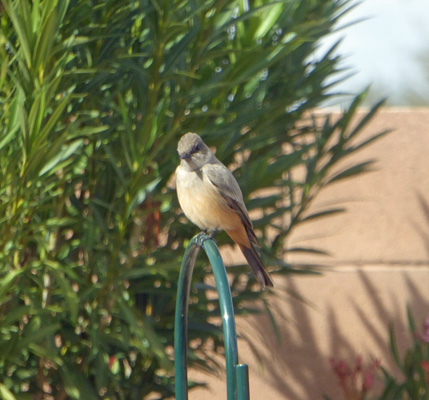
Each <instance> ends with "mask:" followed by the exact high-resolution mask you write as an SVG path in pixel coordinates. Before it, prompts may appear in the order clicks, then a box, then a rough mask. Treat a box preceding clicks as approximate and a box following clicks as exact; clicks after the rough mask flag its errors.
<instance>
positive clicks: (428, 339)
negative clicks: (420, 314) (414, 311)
mask: <svg viewBox="0 0 429 400" xmlns="http://www.w3.org/2000/svg"><path fill="white" fill-rule="evenodd" d="M421 339H422V340H423V341H424V342H425V343H429V316H428V317H427V318H426V320H425V323H424V324H423V333H422V335H421Z"/></svg>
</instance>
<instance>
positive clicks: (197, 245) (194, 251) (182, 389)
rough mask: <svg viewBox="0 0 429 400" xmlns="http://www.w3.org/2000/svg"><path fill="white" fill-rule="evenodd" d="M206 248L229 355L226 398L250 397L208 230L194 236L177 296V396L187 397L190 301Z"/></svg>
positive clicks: (179, 398)
mask: <svg viewBox="0 0 429 400" xmlns="http://www.w3.org/2000/svg"><path fill="white" fill-rule="evenodd" d="M201 248H202V249H204V251H205V252H206V254H207V257H208V258H209V261H210V264H211V266H212V268H213V273H214V277H215V281H216V288H217V291H218V294H219V303H220V310H221V314H222V326H223V335H224V346H225V358H226V386H227V400H248V399H249V375H248V367H247V365H245V364H238V350H237V334H236V330H235V319H234V307H233V304H232V296H231V289H230V287H229V283H228V278H227V275H226V270H225V266H224V264H223V261H222V257H221V256H220V254H219V249H218V248H217V246H216V244H215V242H214V241H213V240H212V238H211V237H210V236H208V235H206V234H205V233H200V234H198V235H196V236H194V237H193V238H192V240H191V241H190V243H189V245H188V247H187V248H186V251H185V254H184V256H183V261H182V267H181V270H180V275H179V283H178V288H177V299H176V315H175V329H174V368H175V384H176V400H188V367H187V358H186V355H187V346H188V334H187V331H188V304H189V293H190V288H191V280H192V273H193V270H194V265H195V260H196V259H197V255H198V253H199V251H200V249H201Z"/></svg>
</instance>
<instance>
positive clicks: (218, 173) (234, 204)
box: [201, 162, 259, 246]
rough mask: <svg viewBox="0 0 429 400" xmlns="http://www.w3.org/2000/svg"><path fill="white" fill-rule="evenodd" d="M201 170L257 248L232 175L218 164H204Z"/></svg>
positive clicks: (240, 194)
mask: <svg viewBox="0 0 429 400" xmlns="http://www.w3.org/2000/svg"><path fill="white" fill-rule="evenodd" d="M201 170H202V172H203V173H204V174H205V176H206V177H207V178H208V180H209V181H210V182H211V183H212V184H213V186H215V187H216V189H217V190H218V191H219V193H220V195H221V196H222V197H223V198H224V199H225V200H226V202H227V204H228V206H229V207H231V208H232V209H233V210H234V211H235V212H236V213H237V214H238V215H239V216H240V218H241V221H242V222H243V225H244V227H245V228H246V232H247V235H248V236H249V239H250V241H251V242H252V243H253V244H254V245H256V246H258V245H259V243H258V239H257V237H256V235H255V232H254V231H253V226H252V222H251V221H250V217H249V214H248V212H247V209H246V206H245V205H244V201H243V194H242V193H241V189H240V186H239V185H238V183H237V181H236V180H235V178H234V176H233V175H232V173H231V172H230V171H229V169H228V168H226V167H225V166H224V165H223V164H222V163H220V162H219V163H218V164H217V163H216V164H205V165H204V166H203V167H202V169H201Z"/></svg>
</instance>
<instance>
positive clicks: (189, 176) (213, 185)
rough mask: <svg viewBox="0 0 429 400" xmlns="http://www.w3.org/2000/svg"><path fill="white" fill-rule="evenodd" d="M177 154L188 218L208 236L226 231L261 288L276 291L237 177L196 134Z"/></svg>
mask: <svg viewBox="0 0 429 400" xmlns="http://www.w3.org/2000/svg"><path fill="white" fill-rule="evenodd" d="M177 151H178V153H179V156H180V158H181V162H180V165H179V166H178V167H177V169H176V189H177V196H178V198H179V203H180V206H181V207H182V210H183V212H184V213H185V215H186V216H187V217H188V219H189V220H190V221H191V222H193V223H194V224H195V225H197V226H198V227H199V228H200V229H202V230H203V231H205V232H207V231H216V230H218V229H223V230H224V231H225V232H226V233H227V234H228V235H229V236H230V237H231V239H232V240H233V241H234V242H235V243H237V244H238V246H239V247H240V250H241V251H242V253H243V255H244V257H245V258H246V260H247V262H248V263H249V265H250V267H251V268H252V270H253V273H254V274H255V276H256V278H257V280H258V282H259V284H260V285H261V287H262V288H263V289H265V286H271V287H273V286H274V283H273V280H272V279H271V277H270V275H269V274H268V272H267V271H266V269H265V266H264V264H263V263H262V261H261V258H260V257H259V254H258V253H257V251H256V248H255V247H256V246H258V240H257V238H256V235H255V232H254V231H253V226H252V222H251V221H250V218H249V214H248V212H247V209H246V206H245V205H244V201H243V195H242V193H241V190H240V187H239V186H238V183H237V181H236V180H235V178H234V176H233V175H232V174H231V172H230V171H229V170H228V168H227V167H225V165H223V164H222V163H221V162H220V161H219V160H218V159H217V158H216V157H215V155H214V154H213V153H212V152H211V151H210V149H209V148H208V147H207V145H206V144H205V143H204V142H203V140H202V139H201V138H200V137H199V136H198V135H197V134H196V133H186V134H185V135H183V136H182V138H181V139H180V141H179V144H178V147H177Z"/></svg>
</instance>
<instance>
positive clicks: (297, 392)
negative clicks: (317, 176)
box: [189, 108, 429, 400]
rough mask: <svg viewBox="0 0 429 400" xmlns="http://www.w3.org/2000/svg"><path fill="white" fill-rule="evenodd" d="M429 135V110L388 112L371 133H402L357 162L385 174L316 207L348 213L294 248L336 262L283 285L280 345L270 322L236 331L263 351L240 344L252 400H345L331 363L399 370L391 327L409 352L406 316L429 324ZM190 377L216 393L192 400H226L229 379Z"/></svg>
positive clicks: (335, 192)
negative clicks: (374, 361)
mask: <svg viewBox="0 0 429 400" xmlns="http://www.w3.org/2000/svg"><path fill="white" fill-rule="evenodd" d="M428 127H429V109H389V108H387V109H383V110H382V111H381V112H380V113H379V114H378V115H377V116H376V117H375V119H374V120H373V121H372V123H371V124H370V125H369V126H368V127H367V128H366V131H367V133H368V134H371V133H376V132H379V131H382V130H384V129H386V128H392V129H394V131H393V132H392V133H390V134H389V135H387V136H385V137H384V138H382V139H380V140H379V141H377V142H376V143H374V144H373V145H371V146H370V147H368V148H366V149H365V150H363V151H362V152H361V153H359V154H358V155H357V156H356V157H355V158H354V160H356V159H360V160H367V159H377V160H378V163H377V164H376V166H377V170H376V171H374V172H371V173H369V174H366V175H363V176H360V177H358V178H353V179H351V180H348V181H343V182H339V183H337V184H335V185H334V186H332V187H330V188H327V189H326V190H325V191H323V192H322V193H321V194H320V196H319V198H318V199H317V202H316V203H315V204H314V205H313V210H318V209H320V208H323V207H324V206H326V205H332V204H337V205H342V206H345V207H346V208H347V212H346V213H343V214H341V215H338V216H334V217H330V218H327V219H325V220H320V221H315V222H312V223H308V224H306V225H302V226H301V227H299V228H298V229H297V230H296V231H295V232H294V233H293V234H292V236H291V238H290V245H291V246H295V245H296V246H308V247H312V246H313V247H318V248H321V249H324V250H327V251H329V252H330V253H331V254H332V256H331V257H329V258H326V257H325V258H321V257H320V256H318V257H312V258H311V257H309V256H295V257H294V259H291V260H290V261H297V262H316V263H320V264H325V265H326V267H324V268H325V271H324V273H323V274H322V275H319V276H314V275H311V276H294V277H293V278H289V279H284V280H280V279H279V278H276V283H277V286H278V288H277V289H276V291H277V293H278V296H277V298H275V297H273V298H272V300H271V303H272V308H273V309H274V310H275V313H276V315H277V319H278V323H279V325H280V327H281V332H280V336H281V342H279V341H278V340H277V339H276V335H275V334H274V332H273V330H272V329H271V327H270V323H269V321H268V318H267V317H266V316H260V317H257V318H256V317H255V318H250V319H247V320H246V321H243V320H240V321H239V322H238V326H237V330H238V333H239V334H240V333H246V335H247V336H251V337H253V338H254V339H255V342H264V344H263V345H259V346H258V348H259V349H260V356H261V359H260V360H257V359H256V358H255V357H254V355H253V353H252V351H251V350H250V348H249V346H248V344H247V343H246V342H244V341H241V342H240V343H239V357H240V362H243V363H247V364H248V365H249V370H250V390H251V399H264V400H278V399H289V400H309V399H311V400H316V399H322V395H323V394H329V395H330V396H332V397H333V398H335V399H340V398H341V396H340V393H339V392H338V385H337V384H336V380H335V377H334V375H333V374H332V372H331V368H330V365H329V358H330V357H331V356H334V357H337V358H339V357H341V358H343V359H346V360H349V361H353V360H354V359H355V358H356V356H358V355H362V356H363V358H364V360H366V361H369V360H370V359H371V357H376V358H378V359H380V360H381V363H382V365H383V366H384V367H386V368H387V369H389V370H392V371H393V370H394V366H393V362H392V360H391V357H390V353H389V351H388V326H389V323H390V322H394V324H395V326H396V329H397V336H398V340H399V341H400V345H401V348H402V349H403V348H404V346H406V343H407V342H408V331H407V329H406V326H407V323H406V306H407V305H409V306H410V307H411V309H412V310H413V312H414V315H415V318H416V321H417V322H418V323H419V324H420V323H421V322H422V321H423V319H424V317H425V316H426V315H429V263H428V259H429V128H428ZM226 256H227V257H228V256H230V255H229V254H227V255H226ZM291 293H295V297H294V296H292V295H291ZM297 297H302V298H303V299H304V300H305V301H303V300H299V299H297ZM267 344H268V346H267ZM190 377H191V378H193V379H197V380H205V381H206V382H208V383H209V386H208V388H207V389H197V390H195V391H191V393H190V397H189V398H190V399H194V400H198V399H203V400H212V399H213V400H214V399H225V398H226V396H225V383H224V377H222V376H221V377H218V378H213V377H209V376H207V375H204V374H202V373H200V372H191V374H190Z"/></svg>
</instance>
